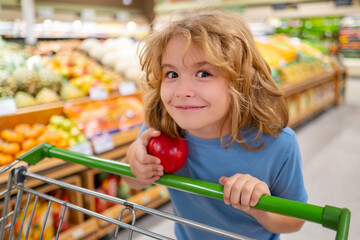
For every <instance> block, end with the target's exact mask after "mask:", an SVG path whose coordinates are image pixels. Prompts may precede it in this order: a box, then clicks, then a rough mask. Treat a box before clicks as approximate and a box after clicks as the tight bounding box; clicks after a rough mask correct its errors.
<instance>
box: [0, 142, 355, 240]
mask: <svg viewBox="0 0 360 240" xmlns="http://www.w3.org/2000/svg"><path fill="white" fill-rule="evenodd" d="M45 157H56V158H60V159H63V160H66V161H68V162H72V163H77V164H82V165H85V166H87V167H90V168H96V169H99V170H102V171H104V172H108V173H113V174H117V175H123V176H127V177H133V178H134V177H135V176H134V175H133V174H132V173H131V170H130V167H129V165H128V164H125V163H122V162H118V161H112V160H108V159H103V158H99V157H96V156H87V155H84V154H80V153H74V152H71V151H69V150H64V149H59V148H56V147H54V146H52V145H50V144H47V143H43V144H41V145H38V146H36V147H35V148H33V149H31V150H30V151H28V152H26V153H24V154H23V155H21V156H20V157H19V158H18V160H16V161H15V162H13V163H12V164H10V165H8V166H6V167H4V168H3V169H1V170H0V174H2V173H3V172H6V171H8V170H9V169H12V170H11V172H10V173H9V177H8V183H7V189H6V190H5V191H3V192H2V193H0V199H4V208H3V212H2V217H1V218H0V238H1V239H4V236H5V232H6V231H7V232H8V239H13V234H14V226H15V222H16V221H17V220H18V217H19V213H20V210H21V203H22V197H23V194H24V193H28V194H29V196H28V199H27V202H26V206H25V208H24V209H23V210H24V214H27V210H28V207H29V203H30V198H31V197H32V196H35V203H34V205H36V203H37V201H38V199H39V198H43V199H45V200H47V201H48V207H47V210H46V213H45V218H44V223H43V225H42V229H41V234H40V239H42V236H43V233H44V228H45V225H46V220H47V217H48V214H49V211H50V208H51V204H52V202H54V203H58V204H61V205H63V206H64V208H63V210H62V215H61V218H60V223H59V227H58V229H57V233H56V239H58V237H59V234H60V229H61V224H62V221H63V218H64V215H65V210H66V209H67V208H69V209H73V210H75V211H80V212H82V213H84V214H86V215H88V216H92V217H95V218H98V219H101V220H103V221H106V222H109V223H111V224H115V225H116V230H115V234H114V237H115V239H116V237H117V235H118V231H119V228H125V229H128V230H130V232H129V239H131V238H132V233H133V232H134V231H135V232H138V233H141V234H144V235H147V236H150V237H153V238H155V239H171V238H168V237H166V236H163V235H160V234H157V233H154V232H151V231H148V230H146V229H142V228H139V227H136V226H135V225H134V224H135V210H140V211H143V212H145V213H147V214H152V215H156V216H159V217H162V218H165V219H168V220H172V221H175V222H178V223H181V224H184V225H187V226H191V227H194V228H197V229H201V230H203V231H207V232H211V233H214V234H217V235H220V236H223V237H227V238H229V239H250V238H248V237H245V236H241V235H238V234H235V233H231V232H228V231H224V230H222V229H218V228H214V227H211V226H208V225H204V224H202V223H198V222H194V221H191V220H189V219H184V218H181V217H178V216H175V215H172V214H169V213H165V212H161V211H158V210H156V209H152V208H148V207H145V206H142V205H139V204H135V203H132V202H129V201H126V200H123V199H119V198H116V197H111V196H109V195H106V194H101V193H98V192H95V191H92V190H89V189H84V188H81V187H78V186H74V185H72V184H68V183H64V182H61V181H58V180H54V179H49V178H46V177H43V176H41V175H38V174H34V173H30V172H28V171H27V167H25V166H20V167H18V168H13V167H14V166H15V165H16V164H17V163H18V162H19V161H25V162H27V163H28V164H30V165H34V164H36V163H37V162H39V161H40V160H42V159H43V158H45ZM28 178H33V179H37V180H39V181H41V182H44V183H48V184H54V185H57V186H59V187H61V188H65V189H69V190H73V191H77V192H80V193H82V194H85V195H89V196H93V197H96V198H101V199H104V200H106V201H110V202H113V203H115V204H121V205H123V206H124V208H123V209H122V210H121V212H120V214H119V216H118V219H117V220H116V219H112V218H109V217H106V216H103V215H101V214H99V213H96V212H93V211H90V210H88V209H85V208H82V207H79V206H77V205H74V204H71V203H68V202H65V201H62V200H60V199H57V198H54V197H52V196H49V195H46V194H43V193H40V192H37V191H35V190H33V189H29V188H26V187H24V183H25V181H26V179H28ZM155 183H157V184H161V185H165V186H167V187H171V188H175V189H179V190H182V191H186V192H190V193H195V194H200V195H203V196H207V197H211V198H215V199H219V200H222V199H223V186H221V185H218V184H214V183H208V182H204V181H200V180H195V179H190V178H186V177H182V176H178V175H173V174H164V175H163V176H162V177H161V178H160V179H159V180H158V181H156V182H155ZM14 189H16V190H17V192H16V203H15V207H14V210H13V211H10V212H8V205H9V201H10V197H11V195H12V191H13V190H14ZM254 208H257V209H260V210H265V211H269V212H274V213H279V214H283V215H286V216H291V217H295V218H299V219H302V220H306V221H311V222H315V223H319V224H322V226H323V227H326V228H329V229H332V230H335V231H336V232H337V233H336V240H345V239H347V237H348V232H349V226H350V215H351V214H350V211H349V210H348V209H347V208H337V207H333V206H328V205H326V206H325V207H320V206H316V205H312V204H307V203H301V202H296V201H292V200H287V199H282V198H277V197H273V196H268V195H263V196H262V197H261V198H260V200H259V202H258V204H257V205H256V206H254ZM34 210H35V207H33V210H32V212H31V217H30V219H32V216H33V215H34ZM126 210H129V211H130V212H131V213H132V221H131V224H127V223H124V222H122V221H121V218H122V215H123V213H124V211H126ZM24 219H25V217H23V219H22V222H21V228H20V232H23V231H24V232H25V233H26V237H25V239H27V237H28V235H29V228H30V224H28V226H27V229H23V228H24ZM20 236H21V235H20ZM20 236H19V239H20Z"/></svg>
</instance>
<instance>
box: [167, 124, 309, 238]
mask: <svg viewBox="0 0 360 240" xmlns="http://www.w3.org/2000/svg"><path fill="white" fill-rule="evenodd" d="M243 136H244V138H245V139H249V140H250V139H253V137H254V136H255V135H254V134H250V133H247V134H246V133H243ZM185 139H186V141H187V143H188V147H189V157H188V160H187V162H186V163H185V165H184V167H183V168H182V169H180V170H179V171H178V172H176V174H177V175H181V176H185V177H190V178H195V179H199V180H202V181H207V182H212V183H218V180H219V178H220V177H222V176H226V177H230V176H232V175H234V174H235V173H242V174H250V175H251V176H253V177H256V178H258V179H260V180H262V181H264V182H266V183H267V185H268V186H269V189H270V192H271V195H272V196H277V197H281V198H286V199H291V200H295V201H301V202H306V201H307V194H306V190H305V186H304V182H303V176H302V170H301V156H300V150H299V146H298V142H297V139H296V136H295V133H294V131H293V130H291V129H290V128H285V129H283V131H282V133H281V134H280V136H278V137H271V136H269V135H267V134H263V135H262V137H261V140H260V141H259V143H254V142H253V145H252V146H260V145H261V144H262V143H263V142H264V141H266V147H265V148H264V149H262V150H261V151H255V152H251V151H248V150H246V149H244V148H243V147H242V146H241V145H240V144H238V143H236V142H235V143H234V144H233V145H232V146H231V147H230V148H229V149H227V150H225V149H224V148H223V147H222V145H221V142H220V138H218V139H203V138H198V137H195V136H193V135H191V134H189V133H187V132H186V133H185ZM224 139H226V137H224ZM169 193H170V196H171V201H172V206H173V210H174V213H175V215H177V216H181V217H183V218H187V219H191V220H194V221H197V222H200V223H203V224H207V225H210V226H214V227H217V228H220V229H224V230H227V231H231V232H235V233H238V234H241V235H244V236H248V237H251V238H255V239H279V234H274V233H271V232H269V231H267V230H266V229H265V228H264V227H263V226H262V225H261V224H259V223H258V222H257V220H256V219H255V218H253V217H252V216H250V215H248V214H246V213H244V212H242V211H241V210H238V209H235V208H233V207H232V206H231V205H229V206H228V205H226V204H225V203H224V202H223V201H221V200H217V199H212V198H208V197H204V196H199V195H195V194H191V193H185V192H182V191H179V190H175V189H169ZM175 234H176V237H177V239H178V240H199V239H211V240H213V239H224V238H223V237H220V236H218V235H214V234H210V233H208V232H204V231H202V230H197V229H195V228H192V227H187V226H184V225H181V224H178V223H175Z"/></svg>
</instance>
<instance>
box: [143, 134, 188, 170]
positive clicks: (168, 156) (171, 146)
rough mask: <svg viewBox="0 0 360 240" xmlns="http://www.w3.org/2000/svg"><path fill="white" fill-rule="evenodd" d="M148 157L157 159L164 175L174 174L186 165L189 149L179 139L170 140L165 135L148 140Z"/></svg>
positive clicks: (182, 140) (184, 142)
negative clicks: (151, 156)
mask: <svg viewBox="0 0 360 240" xmlns="http://www.w3.org/2000/svg"><path fill="white" fill-rule="evenodd" d="M148 152H149V154H150V155H153V156H155V157H158V158H159V159H160V160H161V163H160V164H161V165H162V166H163V167H164V172H165V173H174V172H177V171H178V170H180V169H181V168H182V167H183V166H184V164H185V163H186V160H187V157H188V154H189V149H188V145H187V143H186V141H185V140H184V139H180V138H171V137H169V136H168V135H166V134H165V133H161V135H160V136H158V137H153V138H151V139H150V141H149V144H148Z"/></svg>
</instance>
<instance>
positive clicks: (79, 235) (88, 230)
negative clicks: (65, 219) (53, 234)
mask: <svg viewBox="0 0 360 240" xmlns="http://www.w3.org/2000/svg"><path fill="white" fill-rule="evenodd" d="M97 230H98V228H97V223H96V219H95V218H89V219H88V220H86V221H85V222H83V223H80V224H78V225H76V226H74V227H72V228H70V229H68V230H67V231H65V232H62V233H61V234H60V236H59V239H60V240H68V239H83V238H84V237H86V236H88V235H90V234H92V233H94V234H95V233H96V231H97ZM86 239H88V238H86Z"/></svg>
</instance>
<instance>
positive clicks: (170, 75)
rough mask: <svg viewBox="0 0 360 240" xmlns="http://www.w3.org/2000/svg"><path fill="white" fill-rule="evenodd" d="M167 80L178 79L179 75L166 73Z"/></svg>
mask: <svg viewBox="0 0 360 240" xmlns="http://www.w3.org/2000/svg"><path fill="white" fill-rule="evenodd" d="M166 77H167V78H177V77H179V75H178V74H177V73H176V72H168V73H166Z"/></svg>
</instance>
